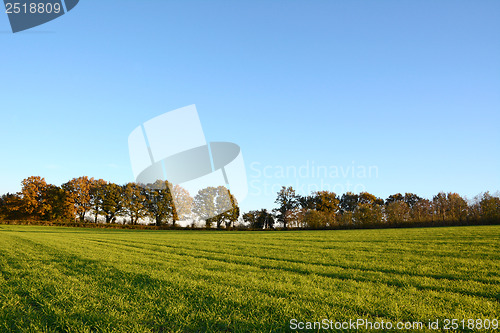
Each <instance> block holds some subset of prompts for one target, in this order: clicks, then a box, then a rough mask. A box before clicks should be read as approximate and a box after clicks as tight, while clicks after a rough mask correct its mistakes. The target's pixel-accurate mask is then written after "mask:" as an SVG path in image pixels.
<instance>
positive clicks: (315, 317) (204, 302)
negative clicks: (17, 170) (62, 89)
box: [0, 225, 500, 332]
mask: <svg viewBox="0 0 500 333" xmlns="http://www.w3.org/2000/svg"><path fill="white" fill-rule="evenodd" d="M499 250H500V227H499V226H474V227H454V228H426V229H385V230H345V231H286V232H285V231H283V232H250V231H237V232H224V231H137V230H107V229H80V228H60V227H41V226H11V225H0V332H283V331H291V330H292V329H290V327H291V326H290V323H291V320H292V319H296V321H295V322H294V323H299V322H314V321H321V320H322V319H328V320H332V321H333V322H348V321H349V320H354V321H355V320H356V319H359V318H363V319H366V320H370V321H372V322H375V321H378V322H380V321H382V320H383V321H385V322H387V321H389V322H391V323H394V324H396V323H397V322H407V321H411V322H415V321H421V322H423V323H425V324H427V323H428V322H429V320H432V321H436V320H439V325H440V329H439V330H431V329H429V328H424V329H421V330H406V331H407V332H410V331H413V332H415V331H418V332H437V331H445V330H444V329H443V323H444V320H445V319H458V321H461V320H462V319H465V320H468V319H495V318H496V319H500V251H499ZM461 330H462V329H461V328H458V329H456V330H447V332H452V331H461ZM314 331H318V330H317V329H316V330H314ZM325 331H327V330H325ZM330 331H332V332H333V331H340V330H335V329H332V330H330ZM343 331H345V332H347V331H353V330H348V329H344V330H343ZM364 331H370V330H367V329H363V328H362V329H359V330H357V331H356V332H364ZM379 331H380V332H382V331H383V330H379ZM394 331H398V330H394ZM463 331H468V330H463ZM483 331H484V330H483ZM498 331H500V330H498Z"/></svg>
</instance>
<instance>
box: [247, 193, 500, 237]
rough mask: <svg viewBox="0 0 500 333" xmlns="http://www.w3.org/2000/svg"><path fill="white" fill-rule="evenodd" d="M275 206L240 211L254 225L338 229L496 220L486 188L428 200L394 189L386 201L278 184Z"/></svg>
mask: <svg viewBox="0 0 500 333" xmlns="http://www.w3.org/2000/svg"><path fill="white" fill-rule="evenodd" d="M275 203H276V204H277V205H278V207H277V208H276V209H274V210H273V211H271V212H268V211H267V210H265V209H262V210H254V211H250V212H248V213H245V214H244V215H243V218H244V220H245V221H247V222H248V223H249V224H250V226H251V227H252V228H255V229H265V228H274V227H275V226H276V225H277V226H279V227H283V228H285V229H286V228H304V229H328V228H332V229H339V228H374V227H411V226H422V227H424V226H444V225H475V224H500V198H499V196H498V195H495V196H493V195H491V194H490V193H488V192H486V193H483V194H480V195H478V196H476V197H475V198H474V199H473V200H471V201H468V200H466V199H464V198H462V197H461V196H460V195H459V194H457V193H444V192H440V193H438V194H437V195H435V196H434V197H433V198H432V199H431V200H429V199H425V198H422V197H420V196H418V195H416V194H414V193H405V194H404V195H403V194H401V193H396V194H393V195H390V196H389V197H388V198H386V199H385V200H384V199H382V198H378V197H376V196H375V195H373V194H371V193H368V192H362V193H359V194H355V193H352V192H347V193H344V194H342V195H341V196H339V195H337V194H336V193H333V192H329V191H317V192H313V193H312V194H311V195H307V196H301V195H297V194H296V193H295V191H294V189H293V188H292V187H284V186H283V187H282V188H281V190H280V191H279V192H278V194H277V198H276V201H275Z"/></svg>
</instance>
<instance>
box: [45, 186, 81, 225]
mask: <svg viewBox="0 0 500 333" xmlns="http://www.w3.org/2000/svg"><path fill="white" fill-rule="evenodd" d="M44 196H45V202H46V204H47V211H46V212H45V215H44V219H45V220H72V219H74V215H73V208H72V206H71V204H70V203H69V202H68V200H67V198H66V191H64V190H63V189H62V188H60V187H59V186H55V185H52V184H49V185H48V186H47V187H46V188H45V192H44Z"/></svg>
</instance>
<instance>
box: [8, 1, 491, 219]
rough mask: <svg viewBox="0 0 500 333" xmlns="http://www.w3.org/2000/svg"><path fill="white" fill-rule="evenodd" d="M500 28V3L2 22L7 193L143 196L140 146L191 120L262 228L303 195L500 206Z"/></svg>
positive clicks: (160, 9) (179, 8)
mask: <svg viewBox="0 0 500 333" xmlns="http://www.w3.org/2000/svg"><path fill="white" fill-rule="evenodd" d="M499 17H500V2H499V1H384V0H381V1H234V2H229V1H182V2H181V1H176V2H174V1H154V0H148V1H138V0H137V1H132V0H130V1H112V0H107V1H96V0H94V1H93V0H82V1H80V4H79V5H78V6H77V7H75V9H73V10H72V11H71V12H70V13H68V14H66V15H64V16H62V17H61V18H59V19H56V20H54V21H52V22H49V23H47V24H45V25H43V26H39V27H37V28H34V29H32V30H28V31H26V32H21V33H17V34H12V33H11V32H10V26H9V23H8V19H7V15H6V14H5V13H3V12H2V13H1V14H0V43H1V45H2V48H1V50H2V51H1V52H0V68H1V76H0V77H1V80H0V97H1V104H0V114H1V122H0V129H1V130H0V142H1V145H0V156H1V161H2V163H0V192H1V193H6V192H16V191H19V190H20V182H21V180H22V179H23V178H26V177H28V176H31V175H40V176H43V177H45V178H46V180H47V181H48V182H50V183H53V184H56V185H61V184H62V183H64V182H66V181H67V180H69V179H71V178H73V177H78V176H81V175H88V176H92V177H97V178H104V179H106V180H109V181H113V182H116V183H126V182H129V181H133V175H132V170H131V167H130V161H129V156H128V146H127V138H128V135H129V134H130V132H131V131H132V130H133V129H134V128H136V127H137V126H138V125H140V124H142V123H144V122H145V121H147V120H149V119H151V118H153V117H155V116H157V115H160V114H162V113H165V112H167V111H170V110H173V109H176V108H180V107H183V106H186V105H190V104H196V106H197V109H198V112H199V115H200V119H201V122H202V124H203V127H204V130H205V136H206V138H207V140H208V141H229V142H234V143H237V144H239V145H240V146H241V149H242V151H243V157H244V159H245V164H246V167H247V176H248V181H249V195H248V197H247V199H246V200H245V201H244V202H242V203H241V206H242V209H243V210H245V211H246V210H248V209H256V208H261V207H266V208H272V207H273V201H274V198H275V193H274V192H276V191H274V192H273V190H275V189H277V188H278V187H279V186H281V185H289V184H290V185H293V186H294V187H297V188H298V189H299V192H307V191H308V190H314V189H321V187H323V188H324V189H335V190H336V192H338V193H342V190H347V189H348V187H349V186H351V187H350V188H349V189H351V190H358V191H359V190H366V191H369V192H371V193H373V194H375V195H377V196H380V197H387V196H388V195H390V194H393V193H397V192H414V193H417V194H419V195H422V196H424V197H430V196H432V195H433V194H435V193H437V192H439V191H453V192H458V193H460V194H463V195H466V196H468V197H473V196H474V195H476V194H478V193H479V192H482V191H487V190H489V191H492V192H495V191H497V190H499V189H500V176H499V171H500V157H499V156H500V154H499V153H498V152H499V148H500V131H499V125H500V60H499V59H500V38H499V36H498V31H500V19H499ZM314 168H320V170H324V169H325V168H326V169H328V170H330V171H332V170H337V171H338V175H337V176H335V175H334V173H333V172H330V171H329V172H328V174H326V175H325V174H323V175H322V176H321V177H317V175H315V174H313V172H314V171H313V169H314ZM321 168H322V169H321ZM349 168H354V169H355V171H356V172H355V173H354V175H353V174H352V172H350V170H352V169H349ZM369 168H371V169H370V170H372V173H371V174H368V173H365V175H364V176H363V174H362V172H361V171H362V170H363V169H365V170H368V169H369ZM264 170H265V173H264ZM283 170H285V171H283ZM300 170H301V173H299V171H300ZM342 170H343V173H342ZM375 170H376V172H375ZM349 184H351V185H349ZM302 194H306V193H302Z"/></svg>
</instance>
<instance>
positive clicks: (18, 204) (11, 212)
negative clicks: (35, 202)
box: [0, 193, 26, 220]
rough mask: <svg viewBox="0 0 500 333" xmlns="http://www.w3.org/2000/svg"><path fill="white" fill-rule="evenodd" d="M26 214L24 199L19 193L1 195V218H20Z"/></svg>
mask: <svg viewBox="0 0 500 333" xmlns="http://www.w3.org/2000/svg"><path fill="white" fill-rule="evenodd" d="M25 216H26V213H25V211H24V205H23V201H22V199H21V196H20V195H19V194H14V193H7V194H4V195H2V196H1V197H0V218H3V219H6V220H18V219H22V218H25Z"/></svg>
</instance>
